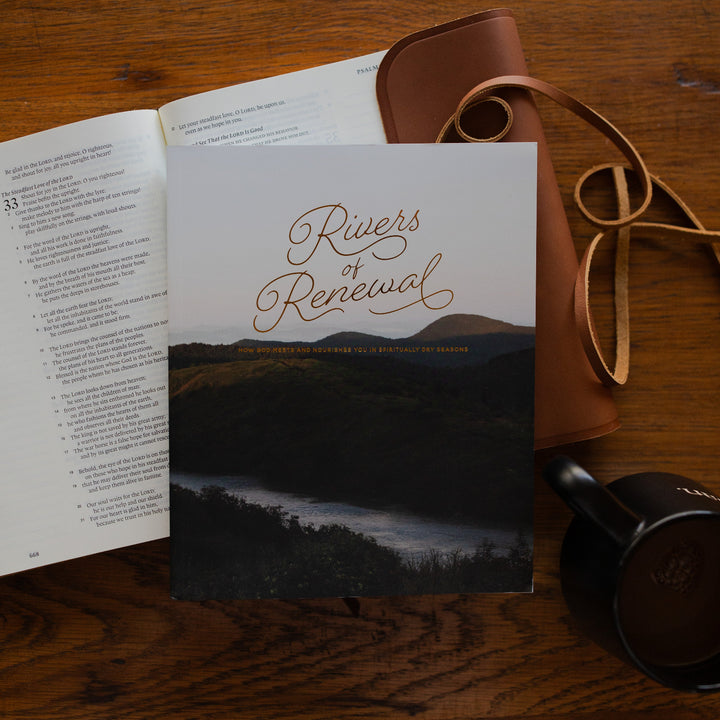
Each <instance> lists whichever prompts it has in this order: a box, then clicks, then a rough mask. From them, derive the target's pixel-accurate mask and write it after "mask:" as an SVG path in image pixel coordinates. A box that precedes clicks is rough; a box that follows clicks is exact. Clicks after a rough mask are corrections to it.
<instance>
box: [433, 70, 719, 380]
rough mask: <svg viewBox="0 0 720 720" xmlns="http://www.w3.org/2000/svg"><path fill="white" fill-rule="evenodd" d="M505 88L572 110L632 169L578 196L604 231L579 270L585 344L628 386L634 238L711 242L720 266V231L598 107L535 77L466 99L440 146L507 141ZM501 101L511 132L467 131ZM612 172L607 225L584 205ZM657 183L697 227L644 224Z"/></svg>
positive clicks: (497, 84)
mask: <svg viewBox="0 0 720 720" xmlns="http://www.w3.org/2000/svg"><path fill="white" fill-rule="evenodd" d="M505 88H518V89H523V90H532V91H534V92H537V93H540V94H541V95H544V96H545V97H548V98H550V99H551V100H553V101H555V102H556V103H558V104H559V105H561V106H562V107H564V108H566V109H568V110H570V111H571V112H573V113H574V114H575V115H577V116H579V117H580V118H582V119H583V120H585V121H586V122H587V123H589V124H590V125H592V126H593V127H594V128H595V129H597V130H599V131H600V132H601V133H602V134H603V135H605V136H606V137H607V138H608V139H609V140H610V141H611V142H612V143H613V144H614V145H615V146H616V147H617V148H618V150H620V152H621V153H622V154H623V155H624V156H625V158H626V159H627V160H628V162H629V163H630V168H626V167H624V166H620V165H613V164H608V165H598V166H595V167H593V168H591V169H590V170H588V171H587V172H586V173H585V174H584V175H582V176H581V177H580V179H579V180H578V182H577V184H576V186H575V192H574V200H575V203H576V205H577V206H578V209H579V210H580V212H581V213H582V214H583V215H584V216H585V218H586V220H588V222H590V223H591V224H592V225H594V226H596V227H598V228H600V229H601V232H599V233H598V234H597V235H596V236H595V238H594V239H593V240H592V242H591V243H590V244H589V245H588V247H587V249H586V250H585V253H584V255H583V259H582V261H581V263H580V267H579V270H578V275H577V280H576V284H575V320H576V324H577V328H578V332H579V334H580V339H581V341H582V344H583V348H584V349H585V353H586V355H587V357H588V360H589V362H590V364H591V366H592V368H593V370H594V371H595V373H596V375H597V376H598V378H599V379H600V381H601V382H602V383H603V384H605V385H607V386H614V385H622V384H624V383H625V382H626V381H627V378H628V374H629V369H630V312H629V298H628V276H629V248H630V240H631V239H632V238H634V237H644V238H664V239H670V240H683V241H693V242H706V243H710V245H711V248H712V250H713V252H714V254H715V257H716V258H717V260H718V262H719V263H720V232H713V231H708V230H706V229H705V228H704V227H703V226H702V224H701V223H700V221H699V220H698V219H697V218H696V217H695V215H694V214H693V213H692V211H691V210H690V209H689V208H688V206H687V205H686V204H685V203H684V202H683V201H682V200H681V199H680V197H679V196H678V195H677V194H676V193H675V192H673V191H672V190H671V189H670V188H669V187H668V186H667V185H666V184H665V183H663V182H662V181H661V180H660V179H659V178H657V177H655V176H653V175H651V174H650V173H649V172H648V169H647V167H646V165H645V162H644V161H643V159H642V157H641V156H640V154H639V153H638V151H637V150H636V149H635V147H634V146H633V145H632V143H631V142H630V141H629V140H628V139H627V138H626V137H625V136H624V135H623V134H622V133H621V132H620V131H619V130H618V129H617V128H616V127H615V126H614V125H612V124H611V123H610V122H609V121H608V120H606V119H605V118H604V117H603V116H602V115H600V114H599V113H597V112H595V110H593V109H592V108H590V107H588V106H587V105H584V104H583V103H581V102H579V101H578V100H576V99H575V98H573V97H572V96H570V95H568V94H567V93H565V92H563V91H562V90H559V89H558V88H556V87H555V86H553V85H550V84H549V83H546V82H544V81H542V80H538V79H536V78H532V77H526V76H521V75H506V76H501V77H496V78H492V79H490V80H487V81H485V82H483V83H480V84H479V85H477V86H476V87H474V88H473V89H472V90H471V91H470V92H469V93H467V94H466V95H465V97H463V99H462V100H461V101H460V104H459V105H458V107H457V110H456V111H455V114H454V115H453V116H452V117H450V118H449V119H448V121H447V122H446V123H445V125H444V126H443V128H442V130H441V131H440V133H439V134H438V136H437V138H436V142H453V141H458V140H460V141H465V142H494V141H497V140H499V139H501V138H502V137H503V136H504V135H505V134H506V133H507V131H508V130H509V128H510V125H511V124H512V121H513V116H512V109H511V107H510V106H509V104H508V103H507V102H506V101H504V100H503V99H502V98H499V97H496V96H494V95H493V93H494V92H497V91H498V90H502V89H505ZM488 101H495V102H499V103H500V104H501V106H502V107H503V109H504V111H505V116H506V124H505V127H504V128H503V129H502V130H501V131H500V132H498V133H496V134H494V135H493V136H492V137H487V138H480V137H473V136H472V135H470V134H469V133H468V132H467V131H466V130H465V129H464V128H463V116H464V115H465V113H466V112H467V111H468V110H470V109H471V108H474V107H476V106H477V105H478V104H480V103H482V102H488ZM608 169H610V170H611V171H612V176H613V180H614V182H615V191H616V199H617V204H618V216H617V218H615V219H612V220H604V219H601V218H598V217H596V216H595V215H593V214H592V213H591V212H590V211H589V210H588V209H587V207H586V206H585V204H584V202H583V200H582V190H583V187H584V185H585V183H586V181H587V180H588V179H589V178H590V177H591V176H593V175H595V174H596V173H598V172H601V171H606V170H608ZM628 169H630V170H632V171H634V172H635V174H636V175H637V177H638V179H639V181H640V186H641V189H642V201H641V203H640V205H639V207H638V208H637V209H636V210H632V209H631V207H630V197H629V193H628V189H627V182H626V172H627V170H628ZM653 184H654V185H657V186H658V187H659V188H661V189H662V190H663V191H664V192H665V193H666V194H667V195H668V196H669V197H670V198H671V199H672V200H673V201H674V202H675V203H676V204H677V205H678V207H679V208H680V209H681V210H682V212H683V213H684V214H685V215H686V217H687V218H688V220H689V222H690V223H691V224H692V225H693V226H694V227H682V226H678V225H667V224H661V223H649V222H643V221H640V218H641V216H642V215H643V214H644V213H645V212H646V210H647V209H648V207H649V206H650V203H651V201H652V191H653ZM611 235H617V241H616V248H615V290H614V293H615V367H614V368H613V369H610V367H609V365H608V363H607V362H606V361H605V358H604V356H603V352H602V348H601V347H600V342H599V340H598V337H597V333H596V331H595V326H594V323H593V320H592V314H591V311H590V268H591V265H592V260H593V257H594V255H595V252H596V250H597V248H598V246H599V245H600V244H601V243H602V241H603V240H605V239H606V238H607V237H609V236H611Z"/></svg>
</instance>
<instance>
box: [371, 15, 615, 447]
mask: <svg viewBox="0 0 720 720" xmlns="http://www.w3.org/2000/svg"><path fill="white" fill-rule="evenodd" d="M500 75H527V67H526V65H525V58H524V55H523V51H522V47H521V45H520V38H519V35H518V31H517V27H516V24H515V20H514V18H513V16H512V13H511V11H509V10H490V11H487V12H483V13H478V14H476V15H471V16H470V17H467V18H462V19H460V20H456V21H453V22H450V23H446V24H444V25H439V26H437V27H434V28H430V29H427V30H422V31H420V32H417V33H414V34H412V35H409V36H408V37H406V38H404V39H402V40H400V41H399V42H398V43H396V44H395V45H394V46H393V47H391V48H390V50H389V51H388V53H387V54H386V56H385V57H384V58H383V61H382V63H381V65H380V68H379V70H378V77H377V97H378V102H379V106H380V112H381V115H382V119H383V124H384V127H385V134H386V136H387V140H388V142H391V143H393V142H404V143H428V142H435V139H436V137H437V136H438V133H439V132H440V130H441V129H442V128H443V125H444V124H445V122H446V121H447V119H448V118H449V117H450V116H451V115H453V113H454V112H455V110H456V108H457V106H458V104H459V102H460V100H461V99H462V98H463V97H464V95H465V94H466V93H467V92H468V91H470V90H472V88H474V87H475V86H476V85H478V84H479V83H481V82H483V81H485V80H489V79H490V78H493V77H497V76H500ZM502 96H503V98H504V99H505V100H507V101H508V102H509V104H510V106H511V107H512V111H513V116H514V121H513V124H512V127H511V129H510V131H509V132H508V134H507V135H505V137H504V138H503V140H502V141H503V142H508V141H509V142H513V141H515V142H537V144H538V204H537V306H536V347H535V447H536V449H539V448H546V447H552V446H556V445H561V444H565V443H569V442H576V441H580V440H586V439H589V438H593V437H597V436H599V435H603V434H605V433H608V432H611V431H612V430H615V429H616V428H618V427H619V425H620V423H619V421H618V415H617V410H616V407H615V403H614V401H613V399H612V395H611V392H610V389H609V388H607V387H605V386H604V385H603V384H602V383H601V382H600V381H599V379H598V378H597V376H596V375H595V373H594V372H593V370H592V367H591V366H590V363H589V361H588V359H587V356H586V355H585V352H584V350H583V347H582V344H581V341H580V337H579V334H578V330H577V326H576V324H575V319H574V314H573V297H574V286H575V280H576V277H577V273H578V259H577V255H576V253H575V248H574V245H573V241H572V236H571V234H570V228H569V226H568V222H567V217H566V215H565V209H564V207H563V203H562V198H561V196H560V191H559V189H558V185H557V181H556V179H555V172H554V170H553V167H552V161H551V159H550V153H549V150H548V148H547V144H546V142H545V138H544V135H543V130H542V125H541V122H540V117H539V115H538V112H537V108H536V106H535V103H534V101H533V99H532V97H531V95H530V93H528V92H527V91H525V90H519V89H510V90H507V91H503V93H502Z"/></svg>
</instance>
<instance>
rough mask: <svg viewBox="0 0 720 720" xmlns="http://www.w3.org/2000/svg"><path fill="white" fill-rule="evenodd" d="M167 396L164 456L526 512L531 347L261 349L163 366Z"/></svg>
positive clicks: (366, 500)
mask: <svg viewBox="0 0 720 720" xmlns="http://www.w3.org/2000/svg"><path fill="white" fill-rule="evenodd" d="M170 398H171V399H170V418H171V422H170V441H171V458H172V460H171V462H172V465H173V467H175V468H176V469H183V470H192V471H199V472H209V473H232V474H248V475H256V476H259V477H261V478H263V479H264V480H265V481H266V482H268V483H269V484H271V485H273V486H275V487H277V488H279V489H284V490H289V491H298V492H305V493H310V494H315V495H317V496H319V497H322V498H324V499H343V500H348V501H354V502H357V503H359V504H366V505H388V504H392V505H398V506H403V507H406V508H408V509H411V510H414V511H416V512H420V513H427V514H431V515H435V516H444V517H457V518H466V519H473V520H484V521H486V522H487V521H489V522H493V521H498V522H507V521H513V522H528V523H529V522H530V518H531V506H530V503H531V496H532V493H531V492H529V491H528V487H529V485H531V484H532V467H533V466H532V451H531V444H532V425H531V421H532V353H531V352H524V353H515V354H510V355H507V356H504V357H503V358H500V359H498V362H497V363H490V364H488V365H487V366H483V367H480V368H460V369H437V368H429V367H424V366H422V365H417V364H413V363H407V362H402V361H399V360H395V359H393V358H390V357H386V358H383V357H373V358H363V357H360V356H356V355H348V356H342V355H327V356H325V357H322V356H314V357H305V358H298V357H276V358H273V357H272V356H267V355H265V356H263V357H261V358H258V359H247V360H240V361H236V362H226V363H222V362H219V363H217V364H204V365H195V366H190V367H184V368H180V369H176V370H172V371H171V374H170ZM520 447H522V448H524V449H523V450H520V449H519V448H520ZM518 498H522V501H520V502H521V505H518Z"/></svg>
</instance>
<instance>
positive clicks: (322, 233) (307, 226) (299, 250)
mask: <svg viewBox="0 0 720 720" xmlns="http://www.w3.org/2000/svg"><path fill="white" fill-rule="evenodd" d="M419 215H420V211H419V210H416V211H415V213H414V215H412V217H410V218H409V219H407V218H406V217H405V213H404V212H403V211H402V210H400V211H399V212H398V214H397V216H396V218H395V219H394V220H392V221H391V220H390V218H387V217H383V218H380V219H379V220H377V221H374V220H373V219H372V218H369V219H368V220H365V221H362V220H361V221H359V222H357V224H355V220H357V215H355V216H354V217H353V219H352V220H350V219H349V218H350V214H349V213H348V211H347V210H346V209H345V208H344V207H343V206H342V204H341V203H336V204H335V205H321V206H319V207H316V208H313V209H312V210H308V211H307V212H306V213H303V214H302V215H301V216H300V217H299V218H298V219H297V220H295V222H294V223H293V224H292V226H291V227H290V232H289V235H288V237H289V239H290V243H291V245H292V247H291V248H290V249H289V250H288V252H287V260H288V262H289V263H290V264H291V265H304V264H305V263H306V262H307V261H308V260H310V258H311V257H312V256H313V255H314V254H315V251H316V250H317V249H318V247H319V246H320V244H321V243H322V241H323V240H326V241H327V243H328V244H329V246H330V247H331V248H332V250H333V252H335V253H336V254H337V255H340V256H342V257H352V256H354V255H359V254H360V253H363V252H366V251H368V250H371V249H372V255H373V257H375V258H377V259H378V260H394V259H395V258H398V257H400V255H402V254H403V253H404V252H405V249H406V248H407V238H406V237H405V236H404V235H402V234H401V233H404V232H414V231H415V230H417V229H418V228H419V227H420V219H419ZM372 235H375V236H376V237H377V240H373V241H372V242H370V243H369V244H363V245H362V246H360V247H357V246H355V247H354V246H352V243H353V242H354V241H355V240H362V239H363V238H365V237H367V236H372ZM342 240H345V243H346V244H347V243H350V244H351V245H350V246H349V247H343V244H342ZM393 241H394V242H393ZM381 245H382V246H383V248H381V247H380V246H381ZM388 246H389V247H388Z"/></svg>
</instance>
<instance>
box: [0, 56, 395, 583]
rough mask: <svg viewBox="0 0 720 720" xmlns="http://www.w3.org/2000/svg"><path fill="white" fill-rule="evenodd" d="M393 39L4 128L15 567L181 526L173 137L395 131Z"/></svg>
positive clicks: (1, 399)
mask: <svg viewBox="0 0 720 720" xmlns="http://www.w3.org/2000/svg"><path fill="white" fill-rule="evenodd" d="M382 56H383V53H376V54H374V55H369V56H365V57H360V58H355V59H352V60H348V61H344V62H340V63H334V64H332V65H326V66H323V67H320V68H314V69H311V70H303V71H300V72H295V73H290V74H288V75H283V76H279V77H275V78H269V79H267V80H261V81H256V82H249V83H245V84H242V85H238V86H234V87H229V88H223V89H219V90H216V91H212V92H209V93H203V94H201V95H196V96H191V97H188V98H183V99H180V100H177V101H175V102H171V103H169V104H168V105H165V106H164V107H162V108H160V109H159V111H155V110H138V111H131V112H125V113H119V114H116V115H110V116H104V117H99V118H93V119H90V120H86V121H83V122H80V123H76V124H73V125H68V126H64V127H60V128H55V129H52V130H48V131H45V132H42V133H38V134H35V135H32V136H28V137H25V138H20V139H17V140H11V141H8V142H4V143H2V144H0V210H1V211H0V236H1V237H2V240H3V242H2V243H1V244H0V329H1V330H2V335H3V340H4V348H5V351H4V372H3V382H2V383H1V384H0V452H2V457H3V467H4V472H3V502H2V504H1V505H0V544H1V545H2V548H3V549H2V552H0V574H6V573H11V572H15V571H19V570H23V569H26V568H31V567H36V566H38V565H44V564H47V563H51V562H56V561H59V560H65V559H68V558H72V557H77V556H80V555H87V554H90V553H94V552H99V551H102V550H108V549H111V548H114V547H120V546H124V545H129V544H133V543H137V542H142V541H145V540H151V539H155V538H160V537H166V536H167V534H168V477H167V456H168V448H167V443H168V441H167V361H166V355H167V285H166V265H165V242H166V230H165V190H166V186H165V177H166V170H165V153H166V145H167V144H170V145H206V144H214V145H223V144H288V143H292V144H312V145H321V144H326V143H343V144H349V143H384V142H385V135H384V131H383V128H382V123H381V120H380V115H379V111H378V107H377V102H376V99H375V76H376V71H377V65H378V63H379V61H380V59H381V58H382Z"/></svg>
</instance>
